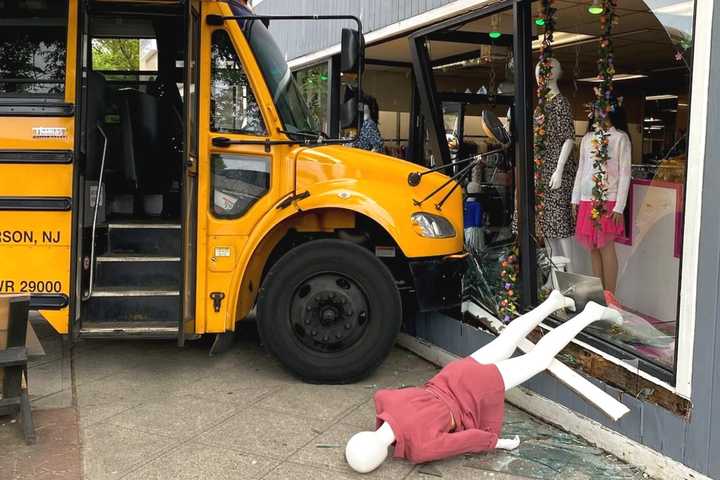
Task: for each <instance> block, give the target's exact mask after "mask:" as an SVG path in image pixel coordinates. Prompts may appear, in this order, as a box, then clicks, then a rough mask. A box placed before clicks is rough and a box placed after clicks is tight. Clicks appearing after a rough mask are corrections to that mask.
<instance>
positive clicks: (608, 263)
mask: <svg viewBox="0 0 720 480" xmlns="http://www.w3.org/2000/svg"><path fill="white" fill-rule="evenodd" d="M600 257H601V259H602V279H603V287H604V288H605V290H608V291H609V292H610V293H612V294H613V295H614V294H615V288H616V287H617V273H618V260H617V253H615V242H612V241H611V242H609V243H608V244H607V245H605V246H604V247H603V248H601V249H600Z"/></svg>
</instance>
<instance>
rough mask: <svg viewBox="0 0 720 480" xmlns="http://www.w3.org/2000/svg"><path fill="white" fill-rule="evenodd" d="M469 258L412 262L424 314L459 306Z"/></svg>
mask: <svg viewBox="0 0 720 480" xmlns="http://www.w3.org/2000/svg"><path fill="white" fill-rule="evenodd" d="M467 256H468V254H467V253H459V254H455V255H448V256H446V257H434V258H425V259H422V260H415V261H413V260H411V261H410V262H409V263H410V272H411V274H412V277H413V282H414V283H415V291H416V293H417V301H418V308H419V310H420V311H421V312H433V311H437V310H444V309H447V308H452V307H456V306H458V305H460V303H461V302H462V277H463V275H464V274H465V270H466V269H467Z"/></svg>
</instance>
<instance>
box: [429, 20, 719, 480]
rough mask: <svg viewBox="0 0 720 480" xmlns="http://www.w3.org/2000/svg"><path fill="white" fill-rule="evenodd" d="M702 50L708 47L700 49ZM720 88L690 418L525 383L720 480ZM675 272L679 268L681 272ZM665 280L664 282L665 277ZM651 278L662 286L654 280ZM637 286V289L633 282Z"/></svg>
mask: <svg viewBox="0 0 720 480" xmlns="http://www.w3.org/2000/svg"><path fill="white" fill-rule="evenodd" d="M712 32H713V33H712V43H711V44H712V48H711V53H710V56H711V58H710V67H709V70H710V72H711V74H710V82H709V84H710V85H717V83H718V81H720V70H719V69H718V67H717V66H718V65H720V15H718V14H717V12H716V14H715V15H714V18H713V28H712ZM702 48H710V47H709V46H702ZM718 126H720V90H718V89H715V88H711V89H710V91H709V95H708V120H707V131H708V137H707V144H706V152H705V162H704V171H703V192H702V205H703V208H702V210H701V211H700V212H697V213H695V212H687V215H700V218H701V228H700V238H699V266H698V278H699V282H698V288H697V304H696V312H695V313H696V316H695V334H694V350H693V365H694V368H693V376H692V403H693V410H692V415H691V418H690V420H689V421H685V420H683V419H681V418H680V417H677V416H675V415H673V414H672V413H670V412H669V411H667V410H665V409H663V408H660V407H657V406H655V405H651V404H647V403H643V402H642V401H640V400H637V399H635V398H634V397H632V396H628V395H624V394H623V393H622V392H620V391H619V390H617V389H615V388H613V387H611V386H609V385H605V384H602V383H600V382H598V381H596V380H594V379H591V381H593V382H594V383H595V384H596V385H598V386H600V387H601V388H603V389H604V390H605V391H607V392H608V393H611V394H613V395H614V396H616V398H618V399H620V401H622V402H623V403H624V404H625V405H627V406H628V407H629V408H630V413H629V414H627V415H626V416H625V417H624V418H623V419H621V420H620V421H619V422H617V423H613V422H612V421H610V420H608V419H607V418H606V417H605V416H604V415H603V414H602V413H600V412H599V411H597V410H595V409H594V408H592V407H590V406H589V405H588V404H586V403H585V402H584V401H583V400H581V399H580V397H578V396H577V395H576V394H575V393H573V392H571V391H570V390H569V389H567V388H566V387H565V386H564V385H563V384H561V383H559V382H558V381H557V380H555V379H554V378H553V377H551V376H550V375H549V374H543V375H540V376H538V377H536V378H535V379H533V380H532V381H530V382H528V383H527V386H528V388H530V389H531V390H533V391H535V392H536V393H538V394H540V395H543V396H545V397H547V398H549V399H551V400H553V401H555V402H558V403H560V404H563V405H565V406H566V407H568V408H570V409H572V410H574V411H576V412H578V413H580V414H583V415H585V416H587V417H589V418H592V419H594V420H596V421H598V422H600V423H601V424H603V425H605V426H606V427H608V428H611V429H613V430H616V431H617V432H620V433H621V434H623V435H625V436H627V437H628V438H631V439H633V440H635V441H637V442H639V443H642V444H643V445H646V446H648V447H650V448H652V449H654V450H656V451H658V452H661V453H662V454H664V455H666V456H668V457H670V458H672V459H674V460H677V461H680V462H682V463H683V464H685V465H687V466H688V467H690V468H693V469H695V470H697V471H698V472H700V473H703V474H705V475H708V476H709V477H711V478H720V455H719V454H718V453H719V452H720V209H718V208H717V192H718V191H720V162H719V161H718V160H717V159H718V158H720V136H718V135H713V134H712V133H711V132H714V131H716V130H717V128H718ZM678 268H679V267H678ZM664 278H667V277H664ZM655 281H662V279H661V278H660V279H657V280H655ZM638 288H641V285H638ZM416 327H417V330H416V333H417V336H418V337H420V338H423V339H426V340H428V341H430V342H431V343H434V344H436V345H438V346H440V347H442V348H444V349H446V350H448V351H451V352H453V353H455V354H457V355H462V356H465V355H468V354H470V353H472V352H473V351H475V350H476V349H477V348H479V347H481V346H482V345H485V344H486V343H487V342H489V341H490V340H491V339H492V338H491V337H490V336H489V335H487V334H484V333H482V332H480V331H479V330H477V329H475V328H472V327H467V326H465V327H462V326H461V325H460V322H459V321H457V320H455V319H452V318H450V317H447V316H444V315H440V314H435V315H432V316H421V317H420V318H419V319H418V322H417V326H416Z"/></svg>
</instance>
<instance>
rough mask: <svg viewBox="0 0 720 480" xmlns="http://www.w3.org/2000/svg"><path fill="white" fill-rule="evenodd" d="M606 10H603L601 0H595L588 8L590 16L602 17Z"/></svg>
mask: <svg viewBox="0 0 720 480" xmlns="http://www.w3.org/2000/svg"><path fill="white" fill-rule="evenodd" d="M604 11H605V9H603V6H602V3H601V2H600V0H593V2H592V4H590V6H589V7H588V13H589V14H590V15H601V14H602V13H603V12H604Z"/></svg>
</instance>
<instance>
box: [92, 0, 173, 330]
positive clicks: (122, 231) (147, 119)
mask: <svg viewBox="0 0 720 480" xmlns="http://www.w3.org/2000/svg"><path fill="white" fill-rule="evenodd" d="M87 12H88V14H87V17H86V18H85V22H84V32H83V33H84V35H82V36H81V38H82V39H83V40H82V42H84V43H85V45H83V48H82V49H81V50H80V51H81V52H85V54H84V58H82V59H81V61H82V63H83V72H85V75H84V77H85V78H84V79H83V82H84V87H85V91H84V92H83V97H82V98H83V108H82V109H81V112H82V113H81V115H83V118H82V119H81V124H82V125H83V130H84V135H83V139H82V143H81V148H84V153H85V155H84V158H85V164H84V168H83V172H82V173H83V177H84V182H82V183H81V185H84V187H83V189H84V192H83V196H82V198H84V199H85V201H84V212H83V220H84V221H83V234H82V236H83V244H82V245H83V246H82V270H81V271H82V272H83V273H82V275H81V276H80V281H81V282H82V289H81V291H82V292H83V298H82V300H83V303H82V306H81V315H80V320H81V324H80V329H79V330H80V333H81V334H83V333H84V334H87V335H89V336H92V335H95V336H106V335H113V334H127V333H132V332H133V330H137V333H139V334H143V335H145V336H147V334H148V331H149V330H148V329H150V330H151V331H153V332H155V333H156V334H157V335H158V336H167V337H175V336H176V335H177V329H178V320H179V317H180V291H181V285H182V280H181V279H182V261H181V257H182V243H183V238H182V219H181V213H182V202H181V198H182V187H183V178H182V175H183V171H184V168H183V149H184V135H185V128H184V101H183V98H184V96H185V92H184V78H185V62H184V60H185V50H186V48H185V43H186V39H185V34H186V31H187V30H186V29H185V18H186V17H185V14H184V11H183V9H182V7H177V11H176V12H174V11H173V9H172V8H168V7H167V6H165V7H164V8H163V9H162V11H161V10H159V9H156V10H154V9H153V7H149V6H147V5H142V4H140V5H136V6H132V5H131V6H128V4H119V3H118V4H113V3H110V2H102V3H99V2H96V3H94V4H91V5H90V7H89V8H88V10H87ZM98 185H103V188H102V193H98Z"/></svg>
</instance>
